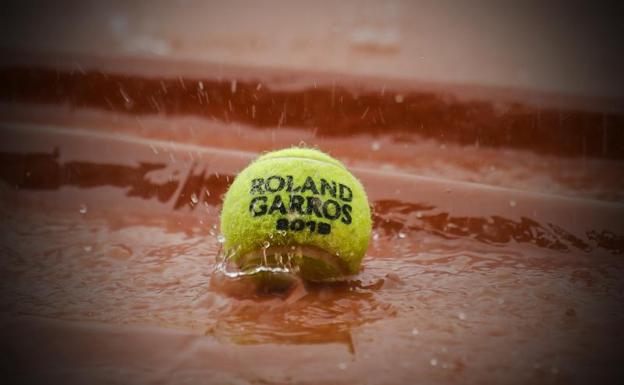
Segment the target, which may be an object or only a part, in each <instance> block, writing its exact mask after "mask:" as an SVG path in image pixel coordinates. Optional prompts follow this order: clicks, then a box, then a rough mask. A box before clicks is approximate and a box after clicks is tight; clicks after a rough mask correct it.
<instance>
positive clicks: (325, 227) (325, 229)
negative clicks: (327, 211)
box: [317, 222, 331, 234]
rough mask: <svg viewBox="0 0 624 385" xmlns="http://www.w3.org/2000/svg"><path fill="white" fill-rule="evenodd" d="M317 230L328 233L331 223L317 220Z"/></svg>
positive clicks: (320, 232)
mask: <svg viewBox="0 0 624 385" xmlns="http://www.w3.org/2000/svg"><path fill="white" fill-rule="evenodd" d="M317 231H318V233H319V234H329V233H331V225H330V224H329V223H325V222H319V223H318V227H317Z"/></svg>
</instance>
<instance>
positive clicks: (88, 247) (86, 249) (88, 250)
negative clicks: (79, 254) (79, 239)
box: [84, 246, 93, 253]
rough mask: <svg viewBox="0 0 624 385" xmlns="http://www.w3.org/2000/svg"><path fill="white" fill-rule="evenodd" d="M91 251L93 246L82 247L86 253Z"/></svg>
mask: <svg viewBox="0 0 624 385" xmlns="http://www.w3.org/2000/svg"><path fill="white" fill-rule="evenodd" d="M91 250H93V246H85V247H84V251H86V252H87V253H90V252H91Z"/></svg>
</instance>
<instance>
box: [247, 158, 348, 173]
mask: <svg viewBox="0 0 624 385" xmlns="http://www.w3.org/2000/svg"><path fill="white" fill-rule="evenodd" d="M271 160H305V161H312V162H318V163H322V164H327V165H330V166H334V167H338V168H340V169H343V170H347V168H346V167H345V166H344V165H343V164H342V163H333V162H327V161H324V160H320V159H314V158H304V157H302V156H274V157H271V158H259V159H257V160H256V161H254V162H253V163H252V164H255V163H260V162H266V161H271ZM347 171H348V170H347Z"/></svg>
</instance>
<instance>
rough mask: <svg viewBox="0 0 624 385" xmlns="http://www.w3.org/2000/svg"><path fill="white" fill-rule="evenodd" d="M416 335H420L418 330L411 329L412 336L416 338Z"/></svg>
mask: <svg viewBox="0 0 624 385" xmlns="http://www.w3.org/2000/svg"><path fill="white" fill-rule="evenodd" d="M418 334H420V332H419V331H418V329H416V328H413V329H412V335H413V336H417V335H418Z"/></svg>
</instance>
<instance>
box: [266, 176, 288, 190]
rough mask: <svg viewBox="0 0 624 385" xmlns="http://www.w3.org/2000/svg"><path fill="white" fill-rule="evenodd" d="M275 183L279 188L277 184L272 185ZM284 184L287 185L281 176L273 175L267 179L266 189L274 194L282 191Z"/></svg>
mask: <svg viewBox="0 0 624 385" xmlns="http://www.w3.org/2000/svg"><path fill="white" fill-rule="evenodd" d="M275 181H277V186H275V183H272V182H275ZM284 184H286V181H285V180H284V178H282V177H281V176H279V175H273V176H270V177H268V178H267V180H266V182H265V183H264V188H266V190H267V191H268V192H272V193H274V192H278V191H281V190H282V189H283V188H284Z"/></svg>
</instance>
